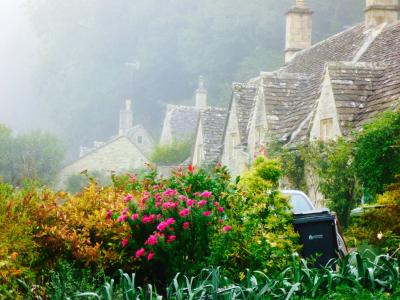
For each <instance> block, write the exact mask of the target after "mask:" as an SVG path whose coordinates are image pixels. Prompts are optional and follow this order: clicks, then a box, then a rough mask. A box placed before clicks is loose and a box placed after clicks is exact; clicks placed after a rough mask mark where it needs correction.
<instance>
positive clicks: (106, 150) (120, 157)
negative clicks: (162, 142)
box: [57, 100, 154, 187]
mask: <svg viewBox="0 0 400 300" xmlns="http://www.w3.org/2000/svg"><path fill="white" fill-rule="evenodd" d="M153 148H154V141H153V139H152V137H151V136H150V135H149V133H148V132H147V131H146V129H145V128H144V127H143V126H142V125H141V124H138V125H135V126H134V125H133V116H132V109H131V101H130V100H126V102H125V108H124V109H122V110H121V111H120V119H119V130H118V135H117V136H115V137H112V138H111V139H110V140H109V141H107V142H94V145H93V147H81V149H80V157H79V158H78V159H77V160H75V161H73V162H72V163H70V164H68V165H66V166H65V167H64V168H63V169H62V170H61V172H60V173H59V175H58V180H57V182H58V185H59V186H60V187H65V186H66V183H67V181H68V178H69V177H70V176H72V175H77V174H79V173H81V172H83V171H88V172H99V173H105V172H110V171H115V172H123V171H127V170H131V171H132V170H135V169H141V168H144V167H145V164H146V163H148V162H149V155H150V153H151V151H152V150H153Z"/></svg>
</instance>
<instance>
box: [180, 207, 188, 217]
mask: <svg viewBox="0 0 400 300" xmlns="http://www.w3.org/2000/svg"><path fill="white" fill-rule="evenodd" d="M189 214H190V209H189V208H185V209H182V210H181V211H180V212H179V215H180V216H181V217H182V218H184V217H186V216H188V215H189Z"/></svg>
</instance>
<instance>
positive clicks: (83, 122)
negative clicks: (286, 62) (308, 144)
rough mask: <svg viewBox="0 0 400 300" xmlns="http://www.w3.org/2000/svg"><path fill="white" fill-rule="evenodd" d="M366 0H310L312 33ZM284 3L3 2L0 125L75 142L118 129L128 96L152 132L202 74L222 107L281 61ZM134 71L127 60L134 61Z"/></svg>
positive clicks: (338, 24) (353, 16) (332, 28)
mask: <svg viewBox="0 0 400 300" xmlns="http://www.w3.org/2000/svg"><path fill="white" fill-rule="evenodd" d="M364 2H365V1H363V0H353V1H348V0H338V1H331V0H324V1H321V0H313V1H311V0H310V1H308V4H309V6H310V7H312V8H313V10H314V12H315V13H314V31H313V36H314V38H313V40H314V42H317V41H319V40H321V39H323V38H325V37H327V36H329V35H331V34H333V33H335V32H338V31H341V30H343V28H345V27H346V26H350V25H354V24H356V23H357V22H360V21H361V20H362V14H363V7H364V5H365V4H364ZM293 4H294V1H291V0H282V1H281V0H279V1H276V0H254V1H247V0H218V1H215V0H200V1H199V0H147V1H139V0H137V1H135V0H97V1H96V0H90V1H89V0H88V1H83V0H68V1H66V0H0V43H1V44H0V45H1V47H0V76H1V78H2V80H1V83H0V107H1V109H0V123H3V124H6V125H7V126H8V127H10V128H11V129H13V131H14V132H21V131H26V130H32V129H36V128H42V129H45V130H48V131H51V132H54V133H56V134H57V135H58V136H59V137H60V138H61V139H62V140H63V141H64V144H65V145H66V147H67V150H68V153H69V157H76V155H77V153H78V148H79V146H80V145H89V144H91V143H92V142H93V141H94V140H107V139H108V138H110V137H111V136H112V135H114V134H116V132H117V127H118V112H119V110H120V108H122V106H123V103H124V100H125V99H126V98H131V99H132V100H133V114H134V123H143V124H144V126H145V127H146V128H147V129H148V130H149V131H150V132H151V133H152V135H153V136H154V139H155V140H157V139H158V135H159V132H160V128H161V123H162V117H163V113H164V110H165V105H166V104H167V103H177V104H186V105H188V104H189V105H191V104H193V103H194V102H193V93H194V91H195V89H196V85H197V79H198V77H199V75H203V76H204V77H205V81H206V88H207V89H208V95H209V103H210V104H212V105H218V106H226V105H227V104H228V102H229V97H230V93H231V91H230V86H231V83H232V82H234V81H246V80H249V79H250V78H251V77H253V76H257V75H258V74H259V72H260V71H268V70H274V69H276V68H278V67H279V66H281V65H282V64H283V48H284V38H285V15H284V14H285V11H286V10H287V9H288V8H289V7H290V6H291V5H293ZM137 62H138V63H139V64H140V68H132V63H137Z"/></svg>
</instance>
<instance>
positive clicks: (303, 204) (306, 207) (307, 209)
mask: <svg viewBox="0 0 400 300" xmlns="http://www.w3.org/2000/svg"><path fill="white" fill-rule="evenodd" d="M281 193H282V194H283V195H285V196H288V197H290V202H291V205H292V211H293V213H294V214H305V213H316V212H329V209H328V208H323V209H316V208H315V206H314V205H313V204H312V202H311V200H310V198H308V197H307V195H306V194H304V193H303V192H301V191H297V190H282V191H281ZM335 228H336V239H337V243H338V247H339V254H340V256H341V257H343V256H344V255H346V254H347V253H348V252H347V248H346V244H345V242H344V239H343V237H342V236H341V235H340V231H339V228H338V222H337V219H336V217H335Z"/></svg>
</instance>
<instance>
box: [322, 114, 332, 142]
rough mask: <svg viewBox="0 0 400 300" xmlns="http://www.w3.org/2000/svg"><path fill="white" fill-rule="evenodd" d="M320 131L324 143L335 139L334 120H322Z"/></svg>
mask: <svg viewBox="0 0 400 300" xmlns="http://www.w3.org/2000/svg"><path fill="white" fill-rule="evenodd" d="M320 131H321V132H320V138H321V140H322V141H324V142H326V141H328V140H331V139H333V118H328V119H323V120H321V124H320Z"/></svg>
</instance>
